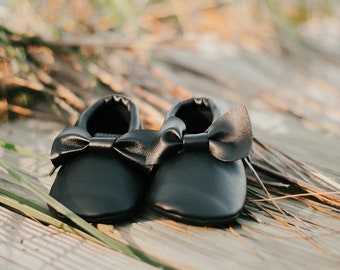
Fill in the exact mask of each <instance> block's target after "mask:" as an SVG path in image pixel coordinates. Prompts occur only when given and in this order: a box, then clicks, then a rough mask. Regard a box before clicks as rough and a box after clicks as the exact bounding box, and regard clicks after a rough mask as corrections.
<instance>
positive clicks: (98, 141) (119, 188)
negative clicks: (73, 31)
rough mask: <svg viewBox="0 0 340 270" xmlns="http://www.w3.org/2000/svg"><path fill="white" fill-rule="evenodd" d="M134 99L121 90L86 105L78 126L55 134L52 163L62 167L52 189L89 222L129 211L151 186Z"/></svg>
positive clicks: (121, 216) (109, 219) (119, 217)
mask: <svg viewBox="0 0 340 270" xmlns="http://www.w3.org/2000/svg"><path fill="white" fill-rule="evenodd" d="M140 128H141V122H140V117H139V112H138V109H137V107H136V105H135V104H134V103H133V102H132V101H131V100H129V99H128V98H126V97H124V96H121V95H111V96H108V97H105V98H102V99H100V100H99V101H97V102H96V103H95V104H93V105H92V106H90V107H88V108H87V109H86V110H85V111H84V112H83V113H82V114H81V115H80V117H79V119H78V121H77V123H76V124H75V126H74V127H67V128H66V129H65V130H64V131H62V132H61V133H60V134H59V135H58V136H57V137H56V138H55V140H54V142H53V145H52V151H51V160H52V163H53V165H54V166H55V167H56V168H57V167H59V166H61V167H60V169H59V171H58V174H57V176H56V179H55V181H54V183H53V185H52V188H51V190H50V195H51V196H52V197H53V198H55V199H56V200H58V201H59V202H61V203H62V204H64V205H65V206H66V207H68V208H69V209H71V210H72V211H74V212H75V213H76V214H78V215H80V216H81V217H83V218H84V219H86V220H87V221H89V222H94V223H112V222H116V221H120V220H123V219H126V218H129V217H131V216H132V215H134V214H135V213H136V211H137V210H138V208H139V207H140V206H141V205H142V203H143V201H144V198H145V196H146V192H147V189H148V187H149V181H148V172H147V171H146V170H145V169H144V163H145V156H144V142H145V141H147V140H148V139H149V136H148V134H147V132H143V131H141V130H139V129H140Z"/></svg>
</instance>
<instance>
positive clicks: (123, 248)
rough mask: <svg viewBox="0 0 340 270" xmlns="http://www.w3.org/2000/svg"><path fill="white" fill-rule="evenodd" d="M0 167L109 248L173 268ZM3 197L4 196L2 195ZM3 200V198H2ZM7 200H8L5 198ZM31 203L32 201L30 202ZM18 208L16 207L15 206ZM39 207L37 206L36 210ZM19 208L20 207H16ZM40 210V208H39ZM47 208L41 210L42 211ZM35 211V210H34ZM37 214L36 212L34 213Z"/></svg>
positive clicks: (16, 174) (4, 166)
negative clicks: (112, 236) (119, 239)
mask: <svg viewBox="0 0 340 270" xmlns="http://www.w3.org/2000/svg"><path fill="white" fill-rule="evenodd" d="M0 167H1V168H2V169H3V170H4V172H5V173H7V174H9V175H10V176H12V177H13V178H14V179H16V180H17V181H18V182H19V183H20V184H22V185H23V186H25V187H26V188H28V189H29V190H31V191H32V192H33V193H34V194H35V195H36V196H38V197H39V198H40V199H42V200H43V201H44V202H46V203H47V204H48V205H50V206H51V207H53V208H54V209H55V210H56V211H57V212H58V213H60V214H62V215H64V216H65V217H67V218H68V219H69V220H71V221H72V222H73V223H74V224H76V225H77V226H79V227H80V228H81V229H82V230H84V231H85V232H87V233H88V234H89V235H91V236H93V237H95V238H96V239H98V240H100V241H101V242H102V243H104V244H105V245H106V246H108V247H109V248H111V249H113V250H116V251H119V252H121V253H123V254H125V255H127V256H129V257H131V258H134V259H139V260H142V261H143V262H145V263H148V264H151V265H153V266H157V267H160V268H163V269H173V268H172V267H171V266H168V265H166V264H164V263H162V262H159V261H158V260H156V259H154V258H151V257H149V256H147V255H146V254H144V253H143V252H141V251H139V250H137V249H135V248H132V247H129V246H128V245H126V244H123V243H121V242H119V241H118V240H115V239H113V238H111V237H109V236H107V235H105V234H103V233H102V232H100V231H99V230H98V229H96V228H95V227H93V226H92V225H91V224H89V223H88V222H86V221H85V220H83V219H82V218H81V217H79V216H78V215H76V214H75V213H73V212H72V211H71V210H69V209H68V208H66V207H65V206H64V205H62V204H61V203H59V202H58V201H56V200H55V199H54V198H52V197H51V196H50V195H48V194H47V193H46V192H44V191H42V190H40V189H39V188H38V187H36V186H35V185H34V184H32V183H31V182H30V181H29V180H27V179H25V178H24V177H23V176H22V175H21V174H20V173H19V172H17V171H15V170H14V169H11V168H10V167H8V166H7V165H6V164H4V163H3V162H0ZM2 198H4V196H2ZM2 200H4V201H5V199H2ZM7 202H8V200H7ZM31 205H32V203H31ZM14 208H15V207H14ZM16 209H18V208H16ZM38 209H39V208H37V211H38ZM18 210H20V209H18ZM40 210H41V208H40ZM20 211H21V210H20ZM45 211H47V210H44V211H42V213H44V212H45ZM35 213H36V212H35ZM36 214H37V213H36ZM45 214H46V213H45Z"/></svg>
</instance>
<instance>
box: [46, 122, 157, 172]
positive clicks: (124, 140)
mask: <svg viewBox="0 0 340 270" xmlns="http://www.w3.org/2000/svg"><path fill="white" fill-rule="evenodd" d="M151 138H152V131H148V130H134V131H130V132H128V133H125V134H124V135H111V134H100V133H99V134H96V135H95V136H91V135H90V133H88V132H87V131H85V130H84V129H81V128H79V127H68V128H66V129H64V130H63V131H62V132H61V133H60V134H59V135H58V136H57V137H56V138H55V140H54V142H53V145H52V150H51V161H52V163H53V165H54V167H55V168H57V167H59V166H61V165H63V164H64V163H65V162H67V161H68V160H69V159H70V158H72V157H74V156H76V155H79V154H81V153H85V152H87V151H89V150H92V151H101V152H104V151H106V152H112V153H118V154H119V155H120V156H122V157H124V158H127V159H128V160H130V161H131V162H133V163H135V164H136V165H139V166H141V167H145V152H146V148H147V147H148V145H149V144H150V141H151Z"/></svg>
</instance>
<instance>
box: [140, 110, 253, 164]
mask: <svg viewBox="0 0 340 270" xmlns="http://www.w3.org/2000/svg"><path fill="white" fill-rule="evenodd" d="M252 140H253V137H252V129H251V123H250V119H249V116H248V112H247V109H246V108H245V106H237V107H235V108H233V109H231V110H230V111H229V112H227V113H225V114H224V115H222V116H220V117H219V118H218V119H217V120H216V121H214V122H213V123H212V124H211V126H210V127H209V128H208V129H207V130H206V132H203V133H199V134H186V126H185V123H184V122H183V121H182V120H181V119H179V118H177V117H170V118H169V119H168V120H166V121H165V123H164V125H163V126H162V128H161V129H160V130H159V131H158V132H157V134H156V136H155V138H154V140H153V142H152V143H151V147H150V150H149V151H148V155H147V158H146V163H147V164H150V165H155V164H160V163H162V162H164V161H165V160H166V159H167V157H169V156H171V155H174V154H176V153H178V152H179V151H197V150H198V151H202V150H203V151H205V150H207V151H208V152H210V154H211V155H212V156H214V157H215V158H217V159H219V160H222V161H225V162H228V161H235V160H238V159H241V158H245V157H247V156H248V155H249V153H250V150H251V146H252Z"/></svg>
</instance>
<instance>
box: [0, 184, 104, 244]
mask: <svg viewBox="0 0 340 270" xmlns="http://www.w3.org/2000/svg"><path fill="white" fill-rule="evenodd" d="M0 203H1V204H3V205H6V206H8V207H10V208H11V209H15V210H17V211H20V212H21V213H23V214H24V215H25V216H28V217H30V218H33V219H36V220H39V221H40V222H43V223H47V224H49V225H53V226H55V227H57V228H60V229H63V230H65V231H67V232H70V233H73V234H76V235H79V236H81V237H82V238H85V239H87V240H90V241H93V242H96V243H98V244H103V243H102V242H100V241H99V240H97V239H96V238H94V237H92V236H90V235H89V234H87V233H85V232H83V231H81V230H79V229H77V228H74V227H72V226H70V225H69V224H66V223H64V222H62V221H60V220H59V219H56V218H55V217H53V216H52V215H51V214H50V212H49V211H48V210H47V209H46V208H43V207H41V206H40V205H37V204H35V203H33V202H31V201H29V200H27V199H25V198H23V197H21V196H19V195H16V194H14V193H12V192H10V191H7V190H4V189H2V188H0Z"/></svg>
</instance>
